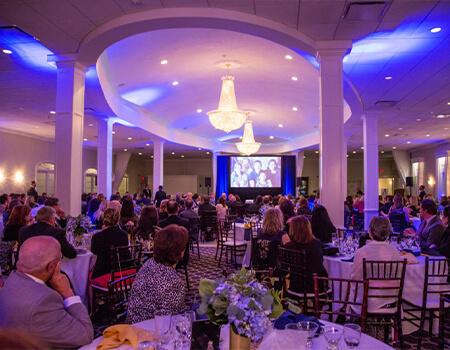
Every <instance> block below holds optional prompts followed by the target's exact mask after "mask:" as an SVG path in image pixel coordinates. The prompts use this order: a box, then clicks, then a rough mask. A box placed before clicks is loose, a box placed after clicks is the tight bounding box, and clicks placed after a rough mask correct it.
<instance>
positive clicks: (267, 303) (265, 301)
mask: <svg viewBox="0 0 450 350" xmlns="http://www.w3.org/2000/svg"><path fill="white" fill-rule="evenodd" d="M273 300H274V299H273V296H271V295H267V294H266V295H265V296H263V297H262V298H261V306H262V307H263V309H264V310H268V309H269V308H270V307H271V305H272V303H273Z"/></svg>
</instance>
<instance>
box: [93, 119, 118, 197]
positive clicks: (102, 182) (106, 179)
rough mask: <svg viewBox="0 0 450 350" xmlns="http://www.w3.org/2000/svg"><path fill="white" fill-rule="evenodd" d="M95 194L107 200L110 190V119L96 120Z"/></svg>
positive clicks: (111, 123) (111, 127)
mask: <svg viewBox="0 0 450 350" xmlns="http://www.w3.org/2000/svg"><path fill="white" fill-rule="evenodd" d="M97 121H98V140H97V192H98V193H103V194H104V195H105V196H106V198H107V199H109V197H111V190H112V146H113V145H112V129H113V124H114V123H113V122H112V121H111V119H110V118H97Z"/></svg>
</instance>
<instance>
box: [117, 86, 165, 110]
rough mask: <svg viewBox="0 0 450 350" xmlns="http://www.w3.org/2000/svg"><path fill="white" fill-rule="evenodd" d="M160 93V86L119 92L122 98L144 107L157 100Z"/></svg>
mask: <svg viewBox="0 0 450 350" xmlns="http://www.w3.org/2000/svg"><path fill="white" fill-rule="evenodd" d="M162 95H163V93H162V90H161V88H158V87H150V86H147V87H143V88H139V89H134V90H130V91H127V92H122V93H120V96H121V97H122V98H123V99H125V100H127V101H130V102H132V103H134V104H137V105H138V106H141V107H146V106H148V105H149V104H150V103H152V102H155V101H157V100H158V99H159V98H160V97H161V96H162Z"/></svg>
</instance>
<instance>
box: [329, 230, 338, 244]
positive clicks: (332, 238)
mask: <svg viewBox="0 0 450 350" xmlns="http://www.w3.org/2000/svg"><path fill="white" fill-rule="evenodd" d="M331 241H332V242H333V245H334V246H335V247H337V246H338V244H339V236H338V234H337V232H333V233H332V234H331Z"/></svg>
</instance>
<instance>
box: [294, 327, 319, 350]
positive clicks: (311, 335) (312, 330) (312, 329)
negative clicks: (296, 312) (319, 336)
mask: <svg viewBox="0 0 450 350" xmlns="http://www.w3.org/2000/svg"><path fill="white" fill-rule="evenodd" d="M298 325H299V326H300V327H301V328H302V329H304V330H306V331H308V342H307V343H306V348H311V347H312V345H313V342H312V338H314V336H315V335H316V332H317V330H318V329H319V325H318V324H317V323H315V322H309V321H300V322H299V323H298Z"/></svg>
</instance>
